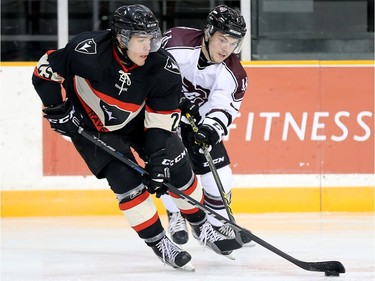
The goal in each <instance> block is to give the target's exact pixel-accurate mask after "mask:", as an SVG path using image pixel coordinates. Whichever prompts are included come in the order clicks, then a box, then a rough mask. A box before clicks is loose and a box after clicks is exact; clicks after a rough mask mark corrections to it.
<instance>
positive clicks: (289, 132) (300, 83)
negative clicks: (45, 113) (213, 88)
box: [1, 61, 374, 216]
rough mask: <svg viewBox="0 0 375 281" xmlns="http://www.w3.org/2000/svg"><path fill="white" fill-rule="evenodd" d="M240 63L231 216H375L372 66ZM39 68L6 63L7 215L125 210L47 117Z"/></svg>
mask: <svg viewBox="0 0 375 281" xmlns="http://www.w3.org/2000/svg"><path fill="white" fill-rule="evenodd" d="M243 64H244V66H245V69H246V71H247V73H248V78H249V81H248V89H247V92H246V95H245V98H244V101H243V103H242V107H241V110H240V112H241V113H240V115H239V117H238V118H237V119H236V120H235V122H234V123H233V124H232V126H231V129H230V132H229V136H228V137H227V138H226V140H225V142H226V146H227V148H228V150H229V154H230V156H231V162H232V169H233V172H234V174H235V177H234V190H233V210H234V211H235V212H244V213H247V212H248V213H257V212H315V211H357V212H361V211H373V210H374V136H373V133H374V63H373V61H345V62H342V61H335V62H330V61H324V62H323V61H300V62H244V63H243ZM34 65H35V63H13V64H12V63H2V66H1V70H2V72H1V76H2V77H1V79H2V86H1V87H2V93H3V94H2V96H3V100H2V110H1V127H2V160H3V161H2V167H1V171H2V181H1V184H2V204H1V206H2V216H24V215H26V216H27V215H98V214H99V215H100V214H103V215H106V214H119V211H118V210H117V206H116V205H117V204H116V201H115V198H114V196H113V195H112V193H111V191H109V190H108V187H107V185H106V183H105V181H103V180H102V181H98V180H96V179H94V178H93V177H92V176H90V172H89V171H88V169H87V167H86V166H85V164H84V163H83V161H82V160H81V159H80V158H79V157H78V155H77V153H76V152H75V150H74V149H73V147H72V144H71V143H70V142H69V141H67V140H65V139H63V138H62V137H60V136H59V135H57V134H55V133H53V132H52V131H51V130H49V128H48V124H47V123H45V121H43V120H42V117H41V111H40V110H41V108H42V106H41V103H40V100H39V98H38V97H37V95H36V93H35V92H34V90H33V87H32V85H31V74H32V71H33V66H34ZM4 159H5V160H4ZM217 161H220V159H218V160H217ZM156 202H157V206H158V208H159V209H160V211H161V212H163V208H161V205H160V202H158V201H156Z"/></svg>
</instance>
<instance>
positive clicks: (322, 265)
mask: <svg viewBox="0 0 375 281" xmlns="http://www.w3.org/2000/svg"><path fill="white" fill-rule="evenodd" d="M300 267H302V268H304V269H306V270H309V271H320V272H329V271H332V272H338V273H345V267H344V266H343V265H342V263H341V262H339V261H322V262H304V264H303V265H302V264H301V265H300Z"/></svg>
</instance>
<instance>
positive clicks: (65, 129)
mask: <svg viewBox="0 0 375 281" xmlns="http://www.w3.org/2000/svg"><path fill="white" fill-rule="evenodd" d="M160 45H161V32H160V28H159V25H158V21H157V20H156V18H155V16H154V14H153V13H152V12H151V11H150V10H149V9H148V8H147V7H145V6H143V5H139V4H135V5H128V6H122V7H120V8H118V9H117V10H116V11H115V13H114V16H113V19H112V25H111V30H103V31H94V32H85V33H82V34H79V35H77V36H76V37H75V38H73V39H72V40H71V41H70V42H69V43H68V44H67V45H66V46H65V48H62V49H59V50H51V51H48V52H47V53H46V54H45V55H44V56H42V57H41V59H40V60H39V62H38V64H37V66H36V68H35V70H34V73H33V78H32V82H33V85H34V87H35V90H36V91H37V93H38V95H39V97H40V98H41V100H42V102H43V105H44V106H45V108H44V109H43V112H44V114H45V115H44V117H45V118H46V119H47V120H48V121H49V122H50V126H51V128H52V129H53V130H55V131H56V132H58V133H60V134H62V135H65V136H68V137H70V138H71V140H72V142H73V144H74V146H75V148H76V149H77V151H78V152H79V153H80V155H81V156H82V158H83V159H84V160H85V162H86V163H87V165H88V167H89V168H90V170H91V172H92V173H93V174H94V175H95V176H96V177H97V178H99V179H102V178H106V179H107V181H108V183H109V185H110V187H111V189H112V191H113V192H114V193H115V195H116V198H117V200H118V203H119V208H120V210H121V211H122V213H123V214H124V215H125V216H126V218H127V220H128V222H129V224H130V226H131V227H132V228H133V229H134V230H135V231H136V232H137V233H138V235H139V237H140V238H142V239H143V240H144V242H145V243H146V244H147V245H148V246H149V247H151V248H152V249H153V251H154V252H155V254H156V255H157V256H158V257H159V258H160V259H161V260H162V261H163V262H164V263H166V264H168V265H170V266H172V267H175V268H182V269H186V270H193V269H194V268H193V266H192V265H191V263H190V260H191V256H190V254H189V253H187V252H186V251H183V250H182V249H181V248H179V247H178V246H177V245H175V244H174V243H173V242H171V241H170V240H169V239H168V237H167V236H166V233H165V230H164V229H163V226H162V224H161V222H160V219H159V216H158V213H157V210H156V207H155V205H154V203H153V201H152V198H151V196H150V193H151V194H152V193H156V194H157V196H158V197H160V195H161V194H163V193H165V192H166V188H165V186H164V185H163V181H165V180H168V181H169V182H170V183H171V184H172V185H174V186H175V187H177V188H179V189H180V190H184V192H185V191H186V192H187V193H188V194H189V195H190V196H191V197H193V198H194V199H195V200H197V201H200V202H202V200H203V192H202V188H201V187H200V185H199V184H198V183H197V177H196V175H195V174H194V173H193V171H192V169H191V166H190V163H189V159H188V156H187V153H186V150H185V148H184V146H183V144H182V142H181V140H180V139H179V137H178V136H177V134H176V132H175V131H176V128H177V125H178V123H179V120H180V110H179V109H178V104H179V100H180V95H181V87H182V84H181V76H180V71H179V68H178V66H177V64H176V62H175V60H174V59H173V57H172V56H170V55H169V54H168V53H167V52H166V51H165V50H164V49H161V48H160ZM62 90H64V92H65V93H66V98H65V95H62ZM77 126H81V127H83V128H84V129H85V130H86V131H89V132H90V133H92V134H94V135H96V136H97V137H99V138H100V139H102V140H103V141H104V142H106V143H108V144H109V145H111V146H113V147H115V148H116V149H117V150H118V151H119V152H120V153H121V154H123V155H125V156H126V157H128V158H130V159H131V160H133V161H136V160H135V158H134V155H133V153H132V152H131V148H133V149H134V150H135V151H136V152H137V153H138V154H139V155H140V156H141V157H142V158H143V159H144V160H145V162H146V169H147V171H148V173H149V175H150V176H149V178H147V179H144V178H142V176H141V175H140V174H139V173H138V172H136V171H135V170H133V169H132V168H130V167H128V166H126V165H124V164H123V163H122V162H120V161H119V160H117V159H115V158H113V157H112V156H111V155H109V154H106V152H104V151H102V150H101V149H100V148H98V147H96V146H95V145H94V144H93V143H91V142H89V141H88V140H86V139H85V138H83V137H82V136H81V135H80V134H79V133H78V127H77ZM174 202H175V204H176V205H177V207H178V209H179V211H180V212H182V213H183V214H184V215H185V217H186V219H187V220H188V221H189V223H190V225H191V227H192V232H193V235H194V237H196V238H197V239H200V240H201V241H204V243H205V244H206V246H208V247H210V248H211V249H212V250H214V251H215V252H216V253H218V254H221V255H225V256H229V255H230V253H231V252H232V250H233V249H236V248H239V247H241V245H240V244H239V243H237V242H236V241H235V240H234V239H227V238H226V237H225V236H223V235H222V234H220V233H219V232H217V231H216V230H214V229H213V228H212V225H211V224H210V223H209V222H208V221H207V216H206V214H205V213H204V212H203V211H201V210H199V209H197V208H195V207H193V206H192V205H190V204H189V203H187V202H186V201H184V200H183V199H181V198H175V197H174Z"/></svg>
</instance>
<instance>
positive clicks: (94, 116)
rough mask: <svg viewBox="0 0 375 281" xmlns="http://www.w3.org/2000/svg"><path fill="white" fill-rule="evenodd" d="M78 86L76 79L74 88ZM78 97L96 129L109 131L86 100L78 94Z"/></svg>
mask: <svg viewBox="0 0 375 281" xmlns="http://www.w3.org/2000/svg"><path fill="white" fill-rule="evenodd" d="M75 87H76V85H75V81H74V88H75ZM77 97H78V99H79V100H80V102H81V104H82V106H83V108H84V109H85V111H86V113H87V115H88V116H89V117H90V119H91V122H92V124H94V126H95V128H96V130H98V131H99V132H104V133H107V132H109V130H108V129H107V128H106V127H104V125H103V123H102V121H101V120H100V118H99V116H98V115H97V114H96V113H95V112H94V111H93V110H92V109H91V108H90V107H89V106H88V105H87V104H86V103H85V101H84V100H83V99H82V98H81V96H80V95H77Z"/></svg>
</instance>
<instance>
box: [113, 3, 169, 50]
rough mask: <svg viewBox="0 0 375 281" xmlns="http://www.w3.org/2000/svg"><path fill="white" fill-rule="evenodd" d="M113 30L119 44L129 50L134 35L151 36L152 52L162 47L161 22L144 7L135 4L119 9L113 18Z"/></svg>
mask: <svg viewBox="0 0 375 281" xmlns="http://www.w3.org/2000/svg"><path fill="white" fill-rule="evenodd" d="M111 30H112V33H113V36H114V38H115V39H116V42H117V44H118V45H119V47H120V48H122V49H127V47H128V42H129V40H130V38H131V36H132V35H134V34H137V35H151V36H152V40H151V50H150V52H156V51H157V50H158V49H159V48H160V45H161V38H162V35H161V31H160V28H159V22H158V21H157V19H156V17H155V16H154V14H153V13H152V11H151V10H150V9H149V8H147V7H146V6H144V5H141V4H134V5H126V6H121V7H120V8H118V9H117V10H116V11H115V13H114V15H113V18H112V22H111Z"/></svg>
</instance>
